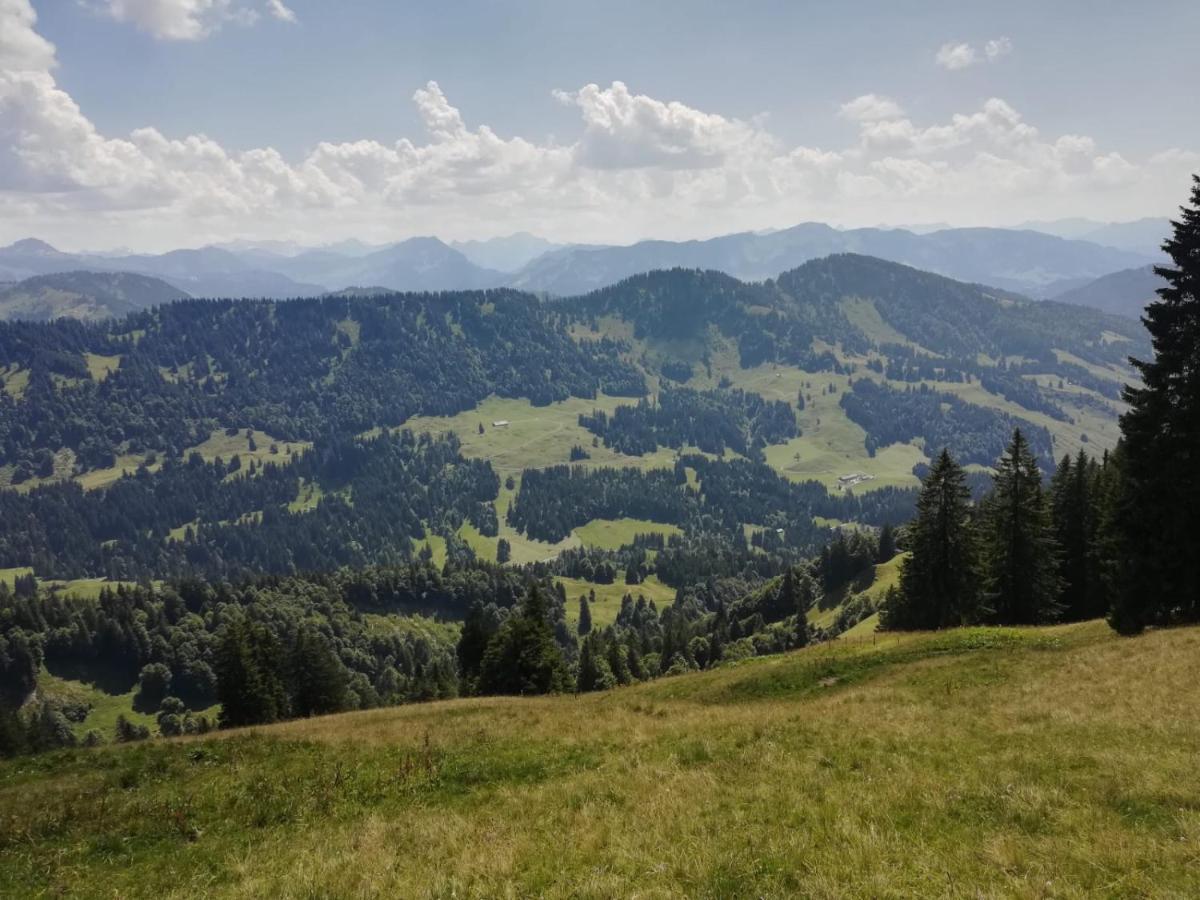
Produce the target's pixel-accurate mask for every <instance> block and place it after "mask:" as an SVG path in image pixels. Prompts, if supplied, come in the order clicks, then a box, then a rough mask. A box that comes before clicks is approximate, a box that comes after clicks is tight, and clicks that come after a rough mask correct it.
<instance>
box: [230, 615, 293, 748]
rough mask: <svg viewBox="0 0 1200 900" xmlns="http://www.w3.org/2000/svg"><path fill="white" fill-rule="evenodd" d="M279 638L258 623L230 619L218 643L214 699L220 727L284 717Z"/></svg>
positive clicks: (285, 695)
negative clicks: (277, 639) (219, 707)
mask: <svg viewBox="0 0 1200 900" xmlns="http://www.w3.org/2000/svg"><path fill="white" fill-rule="evenodd" d="M282 668H283V666H282V660H281V653H280V649H279V645H278V642H277V641H276V640H275V638H274V636H273V635H272V634H271V633H270V632H269V631H267V630H266V629H265V628H263V627H261V626H250V625H247V624H246V623H245V622H242V621H233V622H230V623H229V625H227V626H226V628H225V633H224V635H223V636H222V638H221V642H220V643H219V644H218V646H217V655H216V673H217V699H218V700H219V701H220V703H221V716H220V724H221V727H222V728H234V727H237V726H241V725H257V724H260V723H264V722H274V721H276V720H278V719H281V718H286V716H287V713H288V710H287V693H286V691H285V690H284V686H283V680H282V678H281V677H280V675H281V671H282Z"/></svg>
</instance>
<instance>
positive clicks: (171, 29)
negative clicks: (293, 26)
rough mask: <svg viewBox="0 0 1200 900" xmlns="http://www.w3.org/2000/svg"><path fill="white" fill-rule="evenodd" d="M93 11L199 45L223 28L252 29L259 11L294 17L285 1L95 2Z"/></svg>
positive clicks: (280, 17)
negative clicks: (226, 26) (228, 25)
mask: <svg viewBox="0 0 1200 900" xmlns="http://www.w3.org/2000/svg"><path fill="white" fill-rule="evenodd" d="M95 5H96V8H98V9H99V10H100V11H101V12H102V13H104V14H106V15H108V16H109V17H111V18H113V19H116V20H117V21H118V22H129V23H130V24H132V25H134V26H135V27H136V28H138V29H139V30H141V31H144V32H146V33H147V34H149V35H151V36H153V37H156V38H159V39H160V40H165V41H198V40H201V39H203V38H206V37H208V36H209V35H211V34H212V33H213V32H215V31H217V30H218V29H219V28H221V26H223V25H226V24H236V25H253V24H254V23H256V22H257V21H258V20H259V18H260V17H261V14H260V9H261V10H263V11H265V12H266V13H267V14H268V15H269V16H271V17H272V18H274V19H278V20H279V21H281V22H290V23H294V22H295V21H296V14H295V12H293V11H292V9H291V8H290V7H288V6H287V4H286V3H284V0H263V3H262V6H261V7H259V6H258V5H257V3H256V4H254V5H252V4H251V3H250V2H249V0H95Z"/></svg>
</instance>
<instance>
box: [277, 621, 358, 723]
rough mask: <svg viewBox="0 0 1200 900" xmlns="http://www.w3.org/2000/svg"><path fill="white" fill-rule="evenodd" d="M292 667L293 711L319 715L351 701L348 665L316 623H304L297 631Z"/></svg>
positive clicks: (298, 714)
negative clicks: (314, 624) (346, 665)
mask: <svg viewBox="0 0 1200 900" xmlns="http://www.w3.org/2000/svg"><path fill="white" fill-rule="evenodd" d="M289 669H290V675H291V685H292V706H291V713H292V715H294V716H319V715H324V714H326V713H332V712H338V711H339V710H343V709H346V707H347V706H348V705H349V696H348V693H347V690H346V688H347V683H348V681H349V676H348V675H347V673H346V668H345V666H343V665H342V661H341V660H340V659H338V658H337V654H336V653H334V652H333V648H332V647H331V646H330V645H329V641H328V640H326V638H325V636H324V635H323V634H321V632H319V631H318V630H317V629H316V628H315V627H313V626H311V625H310V626H305V627H303V628H301V629H300V631H299V632H298V633H297V634H296V643H295V644H294V645H293V646H292V652H291V660H290V666H289Z"/></svg>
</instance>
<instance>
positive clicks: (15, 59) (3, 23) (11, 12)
mask: <svg viewBox="0 0 1200 900" xmlns="http://www.w3.org/2000/svg"><path fill="white" fill-rule="evenodd" d="M36 21H37V16H36V14H35V13H34V11H33V7H32V6H30V5H29V2H28V0H0V67H2V68H3V69H5V70H8V71H35V72H48V71H50V70H51V69H52V68H54V66H55V64H56V63H55V59H54V45H53V44H51V43H50V42H49V41H47V40H46V39H45V38H43V37H42V36H41V35H40V34H38V33H37V32H36V31H34V30H33V26H34V23H35V22H36Z"/></svg>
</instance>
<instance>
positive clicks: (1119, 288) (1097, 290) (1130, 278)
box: [1054, 266, 1166, 319]
mask: <svg viewBox="0 0 1200 900" xmlns="http://www.w3.org/2000/svg"><path fill="white" fill-rule="evenodd" d="M1165 286H1166V282H1165V281H1163V280H1162V279H1161V278H1159V277H1158V276H1157V275H1156V274H1154V267H1153V266H1138V267H1137V268H1136V269H1122V270H1121V271H1120V272H1113V273H1111V274H1109V275H1104V276H1101V277H1100V278H1097V279H1096V280H1095V281H1091V282H1088V283H1087V284H1085V285H1082V286H1080V287H1077V288H1073V289H1071V290H1068V291H1064V292H1062V293H1061V294H1058V295H1057V296H1056V297H1055V298H1054V299H1055V300H1057V301H1058V302H1060V303H1072V304H1075V305H1078V306H1090V307H1092V308H1093V309H1099V310H1102V311H1104V312H1107V313H1112V314H1113V315H1118V316H1128V317H1130V318H1133V319H1136V318H1138V317H1140V316H1141V315H1142V312H1143V311H1144V310H1145V308H1146V304H1147V303H1149V302H1150V301H1151V300H1153V299H1155V297H1156V296H1157V295H1156V293H1155V292H1156V291H1157V290H1158V289H1159V288H1161V287H1165Z"/></svg>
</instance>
